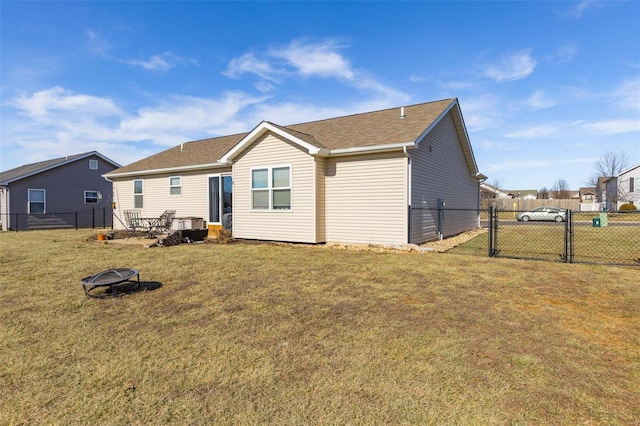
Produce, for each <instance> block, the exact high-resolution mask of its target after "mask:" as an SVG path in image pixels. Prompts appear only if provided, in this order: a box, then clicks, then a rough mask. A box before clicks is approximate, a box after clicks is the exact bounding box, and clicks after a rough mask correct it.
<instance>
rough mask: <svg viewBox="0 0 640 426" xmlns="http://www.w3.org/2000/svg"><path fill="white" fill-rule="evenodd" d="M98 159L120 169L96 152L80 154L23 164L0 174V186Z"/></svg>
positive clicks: (113, 162)
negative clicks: (80, 161) (72, 164)
mask: <svg viewBox="0 0 640 426" xmlns="http://www.w3.org/2000/svg"><path fill="white" fill-rule="evenodd" d="M93 156H96V157H99V158H101V159H102V160H104V161H106V162H108V163H110V164H112V165H113V166H114V167H120V164H118V163H116V162H115V161H113V160H110V159H109V158H107V157H105V156H104V155H102V154H100V153H99V152H97V151H90V152H84V153H82V154H74V155H68V156H66V157H62V158H54V159H51V160H45V161H40V162H37V163H30V164H25V165H23V166H19V167H16V168H14V169H10V170H7V171H4V172H1V173H0V185H8V184H10V183H12V182H15V181H18V180H21V179H25V178H28V177H30V176H34V175H37V174H40V173H44V172H46V171H48V170H52V169H55V168H57V167H60V166H64V165H65V164H70V163H73V162H75V161H79V160H82V159H85V158H88V157H93Z"/></svg>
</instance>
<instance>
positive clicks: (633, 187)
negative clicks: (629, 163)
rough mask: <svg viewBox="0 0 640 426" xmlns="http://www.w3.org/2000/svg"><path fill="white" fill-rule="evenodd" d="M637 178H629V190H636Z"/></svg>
mask: <svg viewBox="0 0 640 426" xmlns="http://www.w3.org/2000/svg"><path fill="white" fill-rule="evenodd" d="M635 183H636V180H635V179H634V178H629V192H635V190H636V185H635Z"/></svg>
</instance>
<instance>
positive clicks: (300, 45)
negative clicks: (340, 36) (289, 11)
mask: <svg viewBox="0 0 640 426" xmlns="http://www.w3.org/2000/svg"><path fill="white" fill-rule="evenodd" d="M339 50H340V46H339V45H338V44H337V43H336V42H335V41H334V40H328V41H323V42H318V43H312V42H307V41H306V40H294V41H292V42H291V43H290V44H289V45H288V46H285V47H284V48H275V49H271V50H270V51H269V54H270V55H271V56H272V57H274V58H281V59H284V60H285V61H286V62H287V64H288V65H289V66H291V67H293V68H295V69H296V72H297V73H298V74H299V75H302V76H318V77H325V78H327V77H334V78H342V79H346V80H351V79H353V78H354V76H355V74H356V73H355V71H354V70H353V69H352V68H351V65H350V64H349V61H348V60H347V59H345V58H344V57H343V56H342V55H341V54H340V53H339Z"/></svg>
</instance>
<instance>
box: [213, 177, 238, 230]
mask: <svg viewBox="0 0 640 426" xmlns="http://www.w3.org/2000/svg"><path fill="white" fill-rule="evenodd" d="M232 213H233V181H232V180H231V175H219V176H210V177H209V223H219V224H221V225H222V226H224V227H225V228H231V214H232Z"/></svg>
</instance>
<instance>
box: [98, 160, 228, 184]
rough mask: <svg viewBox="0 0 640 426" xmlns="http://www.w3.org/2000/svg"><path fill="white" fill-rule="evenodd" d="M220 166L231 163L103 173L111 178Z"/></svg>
mask: <svg viewBox="0 0 640 426" xmlns="http://www.w3.org/2000/svg"><path fill="white" fill-rule="evenodd" d="M219 167H229V164H225V163H208V164H196V165H193V166H179V167H166V168H163V169H152V170H138V171H135V172H124V173H105V174H104V175H102V177H104V178H105V179H107V180H109V179H112V178H120V177H130V176H146V175H159V174H163V173H172V172H189V171H193V170H206V169H211V168H219Z"/></svg>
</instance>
